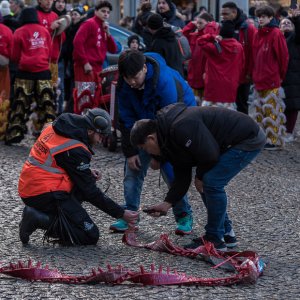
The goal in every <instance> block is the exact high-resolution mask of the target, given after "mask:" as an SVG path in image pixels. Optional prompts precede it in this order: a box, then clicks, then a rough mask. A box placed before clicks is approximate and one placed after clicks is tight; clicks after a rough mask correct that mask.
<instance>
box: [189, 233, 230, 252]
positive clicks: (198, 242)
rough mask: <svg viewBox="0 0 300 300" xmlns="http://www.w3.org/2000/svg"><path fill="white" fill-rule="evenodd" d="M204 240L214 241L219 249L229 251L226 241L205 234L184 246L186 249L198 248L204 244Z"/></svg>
mask: <svg viewBox="0 0 300 300" xmlns="http://www.w3.org/2000/svg"><path fill="white" fill-rule="evenodd" d="M203 240H204V241H208V242H211V243H213V245H214V247H215V249H216V250H218V251H227V247H226V244H225V242H224V241H222V240H219V239H218V238H215V237H212V236H207V235H204V236H203V237H200V238H196V239H193V240H192V242H191V243H190V244H188V245H185V246H183V247H184V249H196V248H198V247H199V246H202V245H203Z"/></svg>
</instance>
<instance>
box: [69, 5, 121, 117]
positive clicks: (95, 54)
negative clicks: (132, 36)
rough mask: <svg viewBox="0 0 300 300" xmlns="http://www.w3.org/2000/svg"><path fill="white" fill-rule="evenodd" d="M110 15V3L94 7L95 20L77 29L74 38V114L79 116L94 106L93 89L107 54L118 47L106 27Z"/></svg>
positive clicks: (94, 91)
mask: <svg viewBox="0 0 300 300" xmlns="http://www.w3.org/2000/svg"><path fill="white" fill-rule="evenodd" d="M111 11H112V5H111V3H110V2H109V1H100V2H99V3H98V4H97V5H96V6H95V15H94V17H93V18H91V19H88V20H87V21H85V22H84V23H83V24H82V25H81V26H80V28H79V30H78V31H77V33H76V36H75V38H74V41H73V45H74V50H73V59H74V73H75V91H74V111H75V112H76V113H80V112H81V111H82V109H83V108H84V107H85V108H86V107H89V108H92V107H95V106H97V99H95V98H96V96H95V95H96V87H97V83H98V81H99V73H100V72H101V70H102V65H103V62H104V60H105V57H106V53H107V51H108V52H110V53H116V52H117V45H116V43H115V41H114V39H113V37H112V36H111V34H110V32H109V26H108V23H107V20H108V18H109V15H110V12H111Z"/></svg>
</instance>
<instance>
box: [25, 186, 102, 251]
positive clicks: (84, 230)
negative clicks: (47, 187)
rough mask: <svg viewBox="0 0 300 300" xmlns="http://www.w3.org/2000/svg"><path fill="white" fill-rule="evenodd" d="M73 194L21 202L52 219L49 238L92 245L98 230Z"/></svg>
mask: <svg viewBox="0 0 300 300" xmlns="http://www.w3.org/2000/svg"><path fill="white" fill-rule="evenodd" d="M74 194H75V193H71V194H70V193H66V192H51V193H45V194H42V195H39V196H35V197H30V198H23V199H22V200H23V202H24V203H25V204H26V205H28V206H30V207H33V208H35V209H37V210H39V211H42V212H44V213H46V214H48V215H49V216H50V217H51V219H53V222H52V225H51V226H50V227H51V232H50V236H51V234H52V235H55V236H58V237H59V238H60V239H62V240H64V241H66V242H67V243H71V244H76V245H94V244H96V243H97V241H98V239H99V230H98V228H97V226H96V224H95V223H94V222H93V221H92V220H91V218H90V216H89V215H88V213H87V212H86V210H85V209H84V208H83V207H82V205H81V203H82V202H83V198H82V197H81V196H80V194H78V193H77V194H76V196H75V195H74Z"/></svg>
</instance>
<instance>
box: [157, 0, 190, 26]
mask: <svg viewBox="0 0 300 300" xmlns="http://www.w3.org/2000/svg"><path fill="white" fill-rule="evenodd" d="M169 2H170V10H169V11H167V12H166V13H160V12H159V11H158V8H157V6H156V13H157V14H159V15H161V16H162V18H163V19H164V21H165V22H166V23H168V24H170V25H173V26H176V27H180V28H183V27H184V25H185V23H184V21H182V20H181V19H180V18H179V17H177V16H176V5H175V4H174V3H172V2H171V1H169Z"/></svg>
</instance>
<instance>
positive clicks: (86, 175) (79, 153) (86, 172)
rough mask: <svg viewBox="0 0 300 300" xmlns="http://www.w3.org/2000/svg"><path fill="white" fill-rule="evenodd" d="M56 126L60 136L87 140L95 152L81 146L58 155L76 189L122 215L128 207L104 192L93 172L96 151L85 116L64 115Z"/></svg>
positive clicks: (87, 199) (85, 141)
mask: <svg viewBox="0 0 300 300" xmlns="http://www.w3.org/2000/svg"><path fill="white" fill-rule="evenodd" d="M53 129H54V131H55V132H56V133H57V134H59V135H62V136H65V137H68V138H71V139H75V140H78V141H80V142H82V143H84V144H85V145H86V146H87V147H88V148H89V149H90V151H91V152H88V151H87V150H85V149H84V148H82V147H78V148H73V149H71V150H68V151H65V152H62V153H59V154H57V155H55V161H56V163H57V164H58V165H59V166H60V167H61V168H63V169H64V170H65V171H66V172H67V173H68V175H69V176H70V178H71V180H72V182H73V184H74V187H75V188H76V190H77V191H78V192H79V193H81V194H82V195H84V198H85V199H86V201H87V202H90V203H91V204H93V205H94V206H96V207H98V208H99V209H101V210H102V211H104V212H105V213H107V214H109V215H110V216H112V217H114V218H121V217H122V216H123V214H124V209H123V208H122V207H120V206H119V205H118V204H117V203H115V202H114V201H113V200H111V199H110V198H109V197H107V196H106V195H105V194H104V193H102V191H101V190H100V189H99V188H98V187H97V185H96V180H95V178H94V176H93V175H92V173H91V169H90V162H91V158H92V154H91V153H93V151H92V149H91V145H90V144H89V140H88V135H87V124H86V121H85V120H84V118H83V117H82V116H79V115H75V114H70V113H65V114H61V115H60V116H59V117H58V118H57V119H56V120H55V121H54V122H53Z"/></svg>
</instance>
